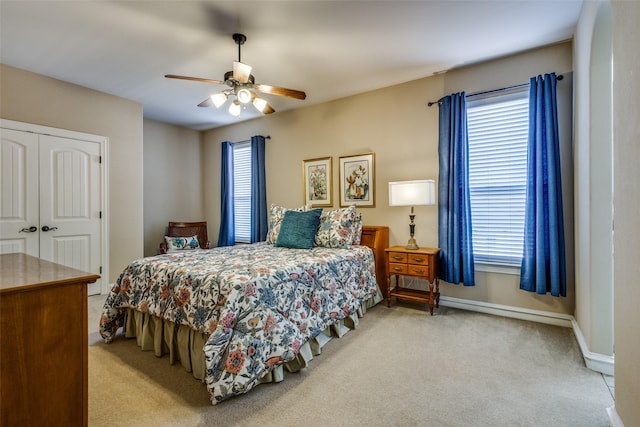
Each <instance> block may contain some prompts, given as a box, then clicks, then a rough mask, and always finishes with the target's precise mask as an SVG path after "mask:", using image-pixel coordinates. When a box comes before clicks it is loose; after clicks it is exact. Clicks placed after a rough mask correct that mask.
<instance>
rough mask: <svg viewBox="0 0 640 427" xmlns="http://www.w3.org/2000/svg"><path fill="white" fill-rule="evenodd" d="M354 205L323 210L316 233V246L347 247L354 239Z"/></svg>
mask: <svg viewBox="0 0 640 427" xmlns="http://www.w3.org/2000/svg"><path fill="white" fill-rule="evenodd" d="M355 221H356V205H352V206H349V207H348V208H341V209H336V210H330V211H324V212H322V215H320V224H319V225H318V232H317V233H316V240H315V245H316V246H323V247H325V248H348V247H350V246H351V245H352V243H353V241H354V231H355V227H354V225H355V224H354V223H355Z"/></svg>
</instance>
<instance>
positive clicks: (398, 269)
mask: <svg viewBox="0 0 640 427" xmlns="http://www.w3.org/2000/svg"><path fill="white" fill-rule="evenodd" d="M389 274H407V264H395V263H392V262H390V263H389Z"/></svg>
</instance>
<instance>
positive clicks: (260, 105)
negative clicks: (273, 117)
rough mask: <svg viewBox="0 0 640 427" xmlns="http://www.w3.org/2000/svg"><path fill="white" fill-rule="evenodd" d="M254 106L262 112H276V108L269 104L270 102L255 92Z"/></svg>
mask: <svg viewBox="0 0 640 427" xmlns="http://www.w3.org/2000/svg"><path fill="white" fill-rule="evenodd" d="M253 106H254V107H256V109H257V110H258V111H260V112H261V113H262V114H273V113H275V112H276V110H275V109H274V108H273V107H272V106H271V105H269V103H268V102H267V101H266V100H265V99H264V98H260V97H259V96H258V95H256V94H253Z"/></svg>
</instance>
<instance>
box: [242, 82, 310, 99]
mask: <svg viewBox="0 0 640 427" xmlns="http://www.w3.org/2000/svg"><path fill="white" fill-rule="evenodd" d="M253 88H254V89H255V90H259V91H260V92H262V93H268V94H269V95H278V96H288V97H289V98H295V99H305V98H306V97H307V94H306V93H304V92H303V91H301V90H295V89H286V88H283V87H277V86H269V85H259V84H254V85H253Z"/></svg>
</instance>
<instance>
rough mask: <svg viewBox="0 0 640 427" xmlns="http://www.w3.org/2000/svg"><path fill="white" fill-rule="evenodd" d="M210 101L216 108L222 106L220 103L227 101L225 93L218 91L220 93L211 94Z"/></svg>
mask: <svg viewBox="0 0 640 427" xmlns="http://www.w3.org/2000/svg"><path fill="white" fill-rule="evenodd" d="M211 102H213V105H215V106H216V108H220V107H222V104H224V103H225V102H227V94H226V93H224V92H220V93H216V94H214V95H211Z"/></svg>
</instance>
